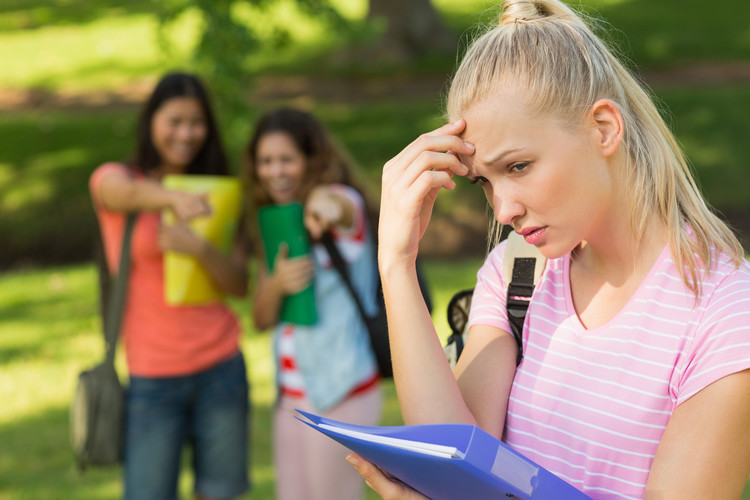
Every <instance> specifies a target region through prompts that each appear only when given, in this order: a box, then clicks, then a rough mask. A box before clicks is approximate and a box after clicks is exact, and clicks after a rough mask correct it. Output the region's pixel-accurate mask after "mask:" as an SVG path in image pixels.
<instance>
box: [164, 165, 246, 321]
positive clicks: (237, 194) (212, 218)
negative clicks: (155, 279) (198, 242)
mask: <svg viewBox="0 0 750 500" xmlns="http://www.w3.org/2000/svg"><path fill="white" fill-rule="evenodd" d="M162 184H163V186H164V187H165V188H167V189H174V190H177V191H184V192H187V193H207V195H208V203H209V205H211V215H209V216H206V217H196V218H194V219H192V220H191V221H190V222H189V223H188V225H189V227H190V229H191V230H192V231H193V232H194V233H195V234H196V235H197V236H199V237H200V238H203V239H204V240H207V241H209V242H211V243H212V244H213V245H214V246H215V247H216V248H218V249H219V251H221V252H223V253H225V254H228V253H229V252H230V251H231V248H232V243H233V242H234V238H235V234H236V230H237V223H238V220H239V215H240V207H241V195H242V193H241V187H240V182H239V181H238V180H237V179H234V178H232V177H224V176H211V175H167V176H165V177H164V179H163V180H162ZM174 222H175V218H174V215H173V214H172V212H171V211H169V210H166V211H164V213H163V214H162V223H163V224H165V225H172V224H174ZM223 299H224V294H223V293H222V292H221V290H219V289H218V287H217V286H216V285H215V284H214V282H213V280H212V279H211V278H210V276H209V275H208V273H207V272H206V270H205V269H204V268H203V266H202V265H201V264H200V262H198V259H196V258H195V257H192V256H190V255H186V254H183V253H178V252H166V253H165V255H164V300H165V301H166V303H167V304H169V305H173V306H179V305H191V304H203V303H209V302H217V301H221V300H223Z"/></svg>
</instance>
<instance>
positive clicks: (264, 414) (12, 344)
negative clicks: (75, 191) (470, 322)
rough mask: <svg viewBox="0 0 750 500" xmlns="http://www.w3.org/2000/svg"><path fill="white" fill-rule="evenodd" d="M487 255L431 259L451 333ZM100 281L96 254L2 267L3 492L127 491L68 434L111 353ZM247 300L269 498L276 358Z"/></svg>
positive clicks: (246, 341)
mask: <svg viewBox="0 0 750 500" xmlns="http://www.w3.org/2000/svg"><path fill="white" fill-rule="evenodd" d="M479 264H480V262H479V260H476V259H473V260H464V261H457V262H450V263H446V262H439V261H428V262H425V272H426V274H427V276H428V279H429V282H430V284H431V285H432V293H433V302H434V304H435V312H434V318H435V322H436V325H437V328H438V331H439V332H440V333H441V334H442V335H443V338H445V337H447V335H448V333H449V328H448V325H447V321H446V319H445V308H446V306H447V303H448V301H449V300H450V297H451V296H452V293H453V292H454V291H457V290H459V289H462V288H467V287H470V286H472V285H473V282H474V277H475V274H476V271H477V269H478V267H479ZM96 286H97V285H96V273H95V270H94V268H93V266H91V265H88V264H87V265H76V266H68V267H60V268H52V269H45V270H28V271H21V272H14V273H6V274H3V275H2V276H0V311H2V315H3V321H2V322H1V323H0V401H2V405H0V500H20V499H29V500H45V499H49V500H57V499H61V498H66V499H67V498H75V499H79V500H83V499H92V500H94V499H96V500H104V499H115V498H119V495H120V471H119V469H117V468H115V469H102V470H98V469H92V470H89V471H87V472H86V473H85V474H83V475H80V474H78V472H77V471H76V470H75V468H74V463H73V455H72V452H71V449H70V445H69V442H68V408H69V403H70V399H71V397H72V394H73V390H74V388H75V382H76V377H77V374H78V372H79V371H80V370H82V369H85V368H87V367H89V366H90V365H93V364H94V363H96V362H98V361H99V359H100V357H101V356H102V354H103V345H102V340H101V333H100V330H99V319H98V317H97V304H96V300H97V299H96ZM247 304H248V303H247V302H246V301H234V302H232V306H233V307H234V308H235V309H236V311H237V313H238V315H239V316H240V317H241V318H242V320H243V322H244V325H245V335H244V338H243V342H242V344H243V350H244V352H245V355H246V357H247V361H248V367H249V374H248V375H249V378H250V381H251V393H252V394H251V398H252V408H253V414H252V464H251V473H252V480H253V483H254V490H253V492H252V493H251V494H250V495H248V496H247V498H254V499H264V500H265V499H272V498H273V492H274V471H273V467H272V465H271V455H270V453H271V449H270V443H269V439H270V438H269V434H270V433H269V422H270V407H271V405H272V403H273V398H274V393H273V384H272V363H273V361H272V358H271V351H270V342H269V340H270V336H269V335H265V334H259V333H258V332H256V331H254V330H253V329H252V328H251V327H250V326H249V322H248V316H247V311H248V309H249V306H248V305H247ZM121 354H122V353H121V352H120V356H119V357H118V365H119V368H120V374H121V375H122V374H124V373H126V370H125V366H124V363H123V358H122V356H121ZM385 389H386V405H385V414H384V417H383V424H387V425H388V424H389V425H397V424H400V423H401V417H400V414H399V411H398V404H397V402H396V397H395V392H394V390H393V383H392V381H388V382H386V384H385ZM185 462H186V463H188V462H189V457H186V458H185ZM191 485H192V481H191V475H190V474H189V473H187V472H186V473H185V474H183V477H182V481H181V484H180V490H181V492H182V495H183V497H184V498H190V495H189V492H190V490H191ZM373 498H374V497H373Z"/></svg>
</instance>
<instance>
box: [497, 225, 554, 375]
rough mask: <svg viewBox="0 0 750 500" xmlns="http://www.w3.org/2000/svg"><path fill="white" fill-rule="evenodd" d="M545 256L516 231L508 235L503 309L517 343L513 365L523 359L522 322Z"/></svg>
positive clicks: (503, 270) (504, 259)
mask: <svg viewBox="0 0 750 500" xmlns="http://www.w3.org/2000/svg"><path fill="white" fill-rule="evenodd" d="M546 263H547V259H546V258H545V257H544V255H542V253H541V252H540V251H539V249H538V248H537V247H535V246H534V245H531V244H530V243H527V242H526V240H525V239H524V238H523V236H521V235H519V234H518V233H516V232H515V231H512V232H510V233H509V234H508V240H507V244H506V247H505V255H504V258H503V269H502V274H503V281H504V282H505V283H507V284H508V290H507V297H506V303H505V305H506V308H507V311H508V321H509V322H510V328H511V330H512V332H511V333H512V334H513V337H514V338H515V339H516V343H517V344H518V355H517V356H516V364H518V363H520V362H521V359H523V324H524V321H525V320H526V312H527V311H528V310H529V305H530V303H531V296H532V294H533V293H534V287H535V286H536V284H537V283H538V282H539V280H540V279H541V276H542V272H543V271H544V266H545V265H546Z"/></svg>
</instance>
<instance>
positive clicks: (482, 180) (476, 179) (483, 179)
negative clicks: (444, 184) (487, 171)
mask: <svg viewBox="0 0 750 500" xmlns="http://www.w3.org/2000/svg"><path fill="white" fill-rule="evenodd" d="M485 182H487V178H486V177H482V176H481V175H480V176H477V177H474V178H473V179H471V180H470V181H469V183H471V184H477V183H479V185H480V186H481V185H483V184H484V183H485Z"/></svg>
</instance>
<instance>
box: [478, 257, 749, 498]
mask: <svg viewBox="0 0 750 500" xmlns="http://www.w3.org/2000/svg"><path fill="white" fill-rule="evenodd" d="M504 251H505V243H502V244H501V245H499V246H498V247H497V248H495V249H494V250H493V251H492V252H491V253H490V255H489V256H488V258H487V261H486V262H485V263H484V265H483V266H482V268H481V269H480V270H479V273H478V280H477V285H476V289H475V291H474V297H473V302H472V309H471V314H470V319H469V325H470V326H472V325H490V326H494V327H497V328H500V329H502V330H505V331H507V332H509V331H510V325H509V323H508V320H507V313H506V310H505V296H506V284H505V283H504V282H503V279H502V261H503V254H504ZM569 269H570V255H566V256H565V257H562V258H560V259H554V260H549V261H547V266H546V268H545V271H544V274H543V276H542V278H541V280H540V282H539V284H538V285H537V287H536V290H535V291H534V295H533V297H532V301H531V306H530V308H529V312H528V314H527V316H526V322H525V325H524V339H523V352H524V358H523V361H522V362H521V364H520V365H519V367H518V370H517V372H516V376H515V379H514V381H513V386H512V389H511V393H510V401H509V403H508V412H507V416H506V423H505V432H504V436H503V439H504V441H505V442H507V443H508V444H509V445H510V446H511V447H513V448H514V449H516V450H517V451H519V452H520V453H522V454H524V455H526V456H527V457H529V458H530V459H532V460H534V461H536V462H537V463H539V464H540V465H542V466H544V467H545V468H547V469H549V470H550V471H552V472H554V473H555V474H557V475H558V476H560V477H562V478H563V479H565V480H566V481H568V482H569V483H571V484H572V485H574V486H575V487H577V488H578V489H580V490H582V491H584V492H585V493H587V494H589V495H590V496H591V497H593V498H595V499H614V498H633V499H636V498H637V499H640V498H643V494H644V490H645V485H646V480H647V479H648V473H649V470H650V468H651V463H652V461H653V458H654V454H655V453H656V448H657V446H658V444H659V441H660V439H661V436H662V434H663V432H664V429H665V427H666V425H667V422H668V420H669V418H670V416H671V414H672V412H673V411H674V409H675V408H676V407H677V405H679V404H680V403H683V402H684V401H685V400H687V399H688V398H690V397H691V396H693V395H694V394H695V393H697V392H698V391H700V390H701V389H702V388H704V387H706V386H707V385H709V384H711V383H712V382H715V381H716V380H718V379H720V378H722V377H724V376H726V375H730V374H732V373H736V372H739V371H742V370H745V369H748V368H750V263H748V262H747V261H746V260H744V261H743V263H742V266H741V267H740V269H734V266H733V265H732V263H731V262H730V260H729V258H728V257H727V256H725V255H721V256H720V257H719V259H718V262H717V263H716V265H715V268H714V269H713V271H712V272H711V274H709V275H708V276H705V277H704V280H703V282H702V283H703V294H702V297H701V299H700V300H699V302H698V303H697V305H696V304H695V296H694V294H693V293H692V292H691V291H690V290H689V289H688V288H687V287H686V286H685V285H684V283H683V281H682V278H681V277H680V275H679V273H678V271H677V268H676V266H675V263H674V261H673V260H672V256H671V253H670V250H669V247H668V246H667V247H665V248H664V250H663V252H662V253H661V255H660V256H659V258H658V260H657V261H656V263H655V264H654V266H653V268H652V269H651V271H650V272H649V274H648V276H647V277H646V278H645V279H644V281H643V283H641V285H640V287H639V288H638V290H637V291H636V292H635V294H634V295H633V296H632V297H631V299H630V300H629V302H628V303H627V304H626V305H625V307H624V308H623V309H622V310H621V311H620V312H619V313H618V314H617V315H616V316H615V317H614V318H612V319H611V320H610V321H609V322H607V323H606V324H604V325H602V326H600V327H598V328H592V329H588V330H587V329H586V328H584V326H583V325H582V324H581V322H580V320H579V318H578V316H577V314H576V312H575V310H574V308H573V302H572V299H571V293H570V285H569V283H570V280H569V274H568V272H569Z"/></svg>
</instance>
